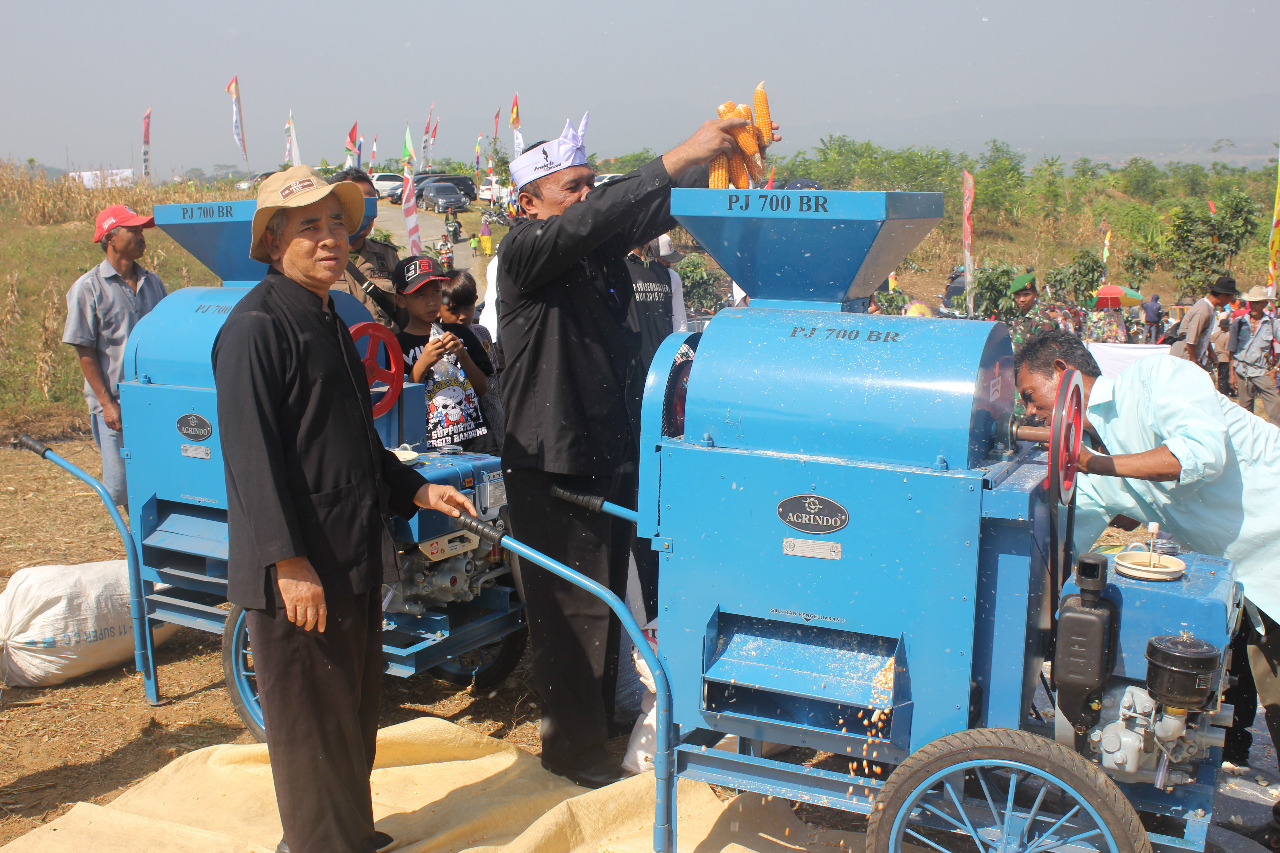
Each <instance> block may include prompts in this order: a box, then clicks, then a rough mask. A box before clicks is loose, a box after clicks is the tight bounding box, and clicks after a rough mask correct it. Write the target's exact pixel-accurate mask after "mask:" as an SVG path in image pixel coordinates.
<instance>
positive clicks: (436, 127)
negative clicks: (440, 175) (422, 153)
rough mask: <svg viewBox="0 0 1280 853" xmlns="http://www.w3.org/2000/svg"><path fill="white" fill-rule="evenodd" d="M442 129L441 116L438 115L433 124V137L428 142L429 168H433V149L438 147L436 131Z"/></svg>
mask: <svg viewBox="0 0 1280 853" xmlns="http://www.w3.org/2000/svg"><path fill="white" fill-rule="evenodd" d="M439 129H440V116H436V123H435V124H433V125H431V139H430V140H428V142H427V168H428V169H429V168H431V149H433V148H435V147H436V131H437V130H439Z"/></svg>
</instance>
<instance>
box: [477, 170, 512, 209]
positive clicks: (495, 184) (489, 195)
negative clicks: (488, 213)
mask: <svg viewBox="0 0 1280 853" xmlns="http://www.w3.org/2000/svg"><path fill="white" fill-rule="evenodd" d="M506 197H507V189H506V187H504V186H503V185H502V179H501V178H495V177H493V176H492V175H490V176H489V177H487V178H485V179H484V180H483V181H481V182H480V189H478V190H476V198H478V199H480V200H482V201H487V202H489V203H490V204H498V203H500V202H502V201H503V200H504V199H506Z"/></svg>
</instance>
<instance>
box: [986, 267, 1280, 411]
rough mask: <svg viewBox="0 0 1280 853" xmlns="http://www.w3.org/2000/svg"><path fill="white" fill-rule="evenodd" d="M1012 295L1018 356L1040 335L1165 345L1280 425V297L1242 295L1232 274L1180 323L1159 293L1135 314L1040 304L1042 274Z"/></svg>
mask: <svg viewBox="0 0 1280 853" xmlns="http://www.w3.org/2000/svg"><path fill="white" fill-rule="evenodd" d="M1009 294H1010V296H1011V297H1012V298H1013V301H1014V303H1015V304H1016V305H1017V313H1016V314H1015V315H1013V316H1011V317H1009V318H1007V321H1008V325H1009V335H1010V337H1011V339H1012V341H1013V350H1014V354H1015V356H1016V355H1018V354H1019V353H1020V352H1021V350H1022V348H1023V346H1025V344H1026V343H1027V341H1029V340H1030V339H1031V338H1033V337H1034V336H1036V335H1038V334H1040V333H1042V332H1047V331H1062V332H1066V333H1069V334H1071V335H1073V336H1075V337H1077V338H1079V339H1080V340H1082V341H1084V342H1086V343H1135V344H1136V343H1144V344H1164V345H1168V346H1169V347H1170V354H1171V355H1173V356H1176V357H1178V358H1182V359H1185V360H1187V361H1190V362H1193V363H1194V364H1196V365H1198V366H1200V367H1202V368H1203V369H1204V370H1205V371H1207V372H1208V373H1210V374H1211V376H1212V378H1213V381H1214V383H1215V384H1216V387H1217V390H1218V391H1219V392H1220V393H1222V394H1223V395H1225V396H1227V397H1233V398H1236V399H1237V400H1238V401H1239V404H1240V405H1241V406H1242V407H1244V408H1245V409H1247V410H1248V411H1250V412H1252V411H1254V407H1255V404H1256V403H1257V402H1258V401H1261V403H1262V405H1263V408H1264V410H1265V412H1266V417H1267V419H1268V420H1269V421H1271V423H1273V424H1280V392H1278V391H1277V375H1276V364H1277V359H1278V357H1280V344H1278V343H1277V332H1276V327H1275V324H1276V309H1275V304H1274V297H1273V295H1272V294H1270V293H1269V292H1268V290H1267V288H1265V287H1263V286H1261V285H1257V286H1254V287H1252V288H1250V290H1249V291H1248V292H1247V293H1245V294H1241V293H1240V291H1239V290H1238V288H1237V286H1236V281H1235V279H1234V278H1232V277H1231V276H1229V275H1222V276H1219V277H1218V278H1217V279H1216V280H1215V281H1214V282H1213V283H1212V284H1211V285H1210V286H1209V288H1208V291H1207V292H1206V294H1205V295H1204V296H1203V297H1201V298H1200V299H1198V300H1197V301H1196V302H1195V303H1193V304H1192V305H1191V306H1189V307H1185V309H1184V313H1183V315H1182V317H1181V318H1180V319H1177V320H1175V319H1174V318H1173V316H1171V315H1170V313H1169V312H1167V311H1166V310H1165V308H1164V307H1163V306H1162V305H1161V303H1160V295H1159V294H1158V293H1157V294H1153V295H1151V296H1150V297H1148V298H1146V299H1144V300H1143V301H1142V303H1141V304H1140V305H1137V306H1134V307H1133V312H1132V313H1125V312H1123V311H1122V310H1120V309H1104V310H1095V311H1090V312H1087V313H1084V312H1082V311H1081V310H1080V309H1079V308H1075V307H1065V306H1058V305H1052V304H1046V303H1044V302H1042V301H1041V300H1040V298H1039V297H1040V294H1039V289H1038V288H1037V286H1036V278H1035V275H1034V273H1026V274H1024V275H1021V276H1018V277H1017V278H1015V279H1013V281H1012V282H1011V283H1010V285H1009Z"/></svg>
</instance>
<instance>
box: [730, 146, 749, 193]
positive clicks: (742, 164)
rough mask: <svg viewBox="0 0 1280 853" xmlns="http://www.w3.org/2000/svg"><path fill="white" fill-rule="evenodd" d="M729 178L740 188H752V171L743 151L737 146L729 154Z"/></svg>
mask: <svg viewBox="0 0 1280 853" xmlns="http://www.w3.org/2000/svg"><path fill="white" fill-rule="evenodd" d="M729 180H731V181H733V185H734V186H735V187H737V188H738V189H740V190H749V189H751V173H750V171H749V170H748V169H747V163H746V161H745V160H744V159H743V157H742V152H741V151H739V150H738V149H736V148H735V149H734V150H733V152H732V153H730V154H729Z"/></svg>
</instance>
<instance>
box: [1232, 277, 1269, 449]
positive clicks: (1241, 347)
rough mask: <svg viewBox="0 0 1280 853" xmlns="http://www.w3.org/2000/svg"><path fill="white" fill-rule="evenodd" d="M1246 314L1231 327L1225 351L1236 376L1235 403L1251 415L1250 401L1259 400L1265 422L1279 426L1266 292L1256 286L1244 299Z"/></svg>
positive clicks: (1252, 405)
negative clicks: (1237, 395)
mask: <svg viewBox="0 0 1280 853" xmlns="http://www.w3.org/2000/svg"><path fill="white" fill-rule="evenodd" d="M1245 300H1246V301H1247V302H1248V303H1249V313H1248V314H1245V315H1243V316H1241V317H1238V318H1237V319H1236V320H1235V322H1233V323H1232V324H1231V333H1230V335H1229V337H1228V338H1227V347H1228V348H1229V349H1230V350H1231V356H1232V357H1231V360H1232V361H1233V362H1234V365H1233V366H1234V368H1235V372H1236V387H1238V388H1239V389H1240V397H1239V402H1240V405H1241V406H1244V408H1245V410H1246V411H1249V412H1252V411H1253V408H1254V401H1255V400H1257V399H1261V400H1262V405H1263V406H1264V407H1265V409H1266V412H1267V420H1269V421H1271V423H1273V424H1276V425H1277V426H1280V394H1277V393H1276V356H1277V347H1280V344H1278V343H1277V342H1276V331H1277V330H1276V319H1275V317H1268V316H1267V303H1268V302H1270V301H1271V298H1270V297H1269V296H1267V289H1266V288H1265V287H1263V286H1261V285H1258V286H1256V287H1254V288H1253V289H1251V290H1250V291H1249V293H1248V294H1247V295H1246V296H1245Z"/></svg>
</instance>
